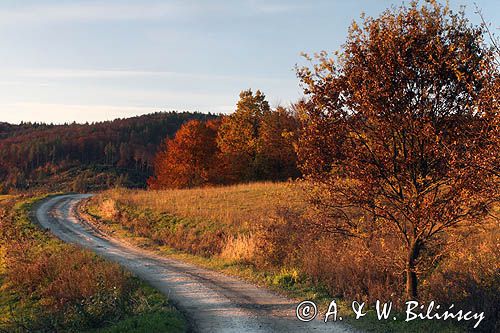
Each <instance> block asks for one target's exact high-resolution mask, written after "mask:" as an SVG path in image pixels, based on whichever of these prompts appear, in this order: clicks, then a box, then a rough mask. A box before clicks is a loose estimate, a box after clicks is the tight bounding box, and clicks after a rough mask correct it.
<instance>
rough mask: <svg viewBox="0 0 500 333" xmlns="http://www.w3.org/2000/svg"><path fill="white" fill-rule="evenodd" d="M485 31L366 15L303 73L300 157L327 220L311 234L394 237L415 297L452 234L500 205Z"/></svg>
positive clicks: (439, 9)
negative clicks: (318, 231) (333, 49)
mask: <svg viewBox="0 0 500 333" xmlns="http://www.w3.org/2000/svg"><path fill="white" fill-rule="evenodd" d="M484 33H485V31H484V29H483V28H482V27H481V26H479V27H478V26H472V25H471V24H470V23H469V22H468V20H467V19H466V18H465V16H464V14H463V13H458V14H457V13H453V12H452V11H450V10H449V8H447V7H444V6H441V5H439V4H437V3H436V2H426V3H425V4H421V3H419V2H418V1H414V2H412V3H411V4H410V5H408V6H402V7H399V8H393V9H391V10H387V11H385V12H384V13H383V14H381V16H379V17H378V18H371V17H362V24H361V25H359V26H358V25H357V24H356V23H354V24H353V25H352V26H351V28H350V31H349V35H348V38H347V41H346V43H345V44H344V46H343V50H342V51H341V52H339V53H336V55H329V54H327V53H326V52H322V53H320V54H318V55H317V56H316V60H315V62H314V63H313V65H312V66H311V67H304V68H299V69H298V76H299V78H300V79H301V82H302V84H303V86H304V90H305V94H306V96H307V99H306V101H304V102H302V103H301V110H302V114H301V120H302V122H303V128H302V130H301V137H300V141H299V145H298V147H299V159H300V163H301V169H302V171H303V172H304V173H305V174H306V178H307V179H309V180H310V182H311V184H312V185H313V187H312V188H313V189H315V190H316V191H315V192H314V193H315V195H317V197H316V198H315V201H314V202H315V203H316V204H317V205H318V207H319V208H321V211H323V212H324V215H323V219H321V220H318V222H317V223H315V226H316V227H317V228H320V229H321V230H323V231H327V232H332V233H335V234H340V235H343V236H347V237H361V238H369V237H373V235H374V234H376V233H378V232H383V233H385V234H390V235H395V236H397V238H398V240H399V242H400V244H401V249H402V250H401V253H402V255H401V258H399V260H400V261H401V263H402V268H403V269H404V270H405V277H406V294H407V297H408V298H416V297H417V286H418V284H417V282H418V279H417V278H418V277H419V275H420V274H421V273H422V271H423V269H424V268H425V267H428V266H427V265H430V264H432V262H434V261H435V260H436V259H437V258H438V257H439V253H440V251H441V250H442V249H443V248H444V247H443V244H446V242H447V240H448V237H447V236H448V235H449V234H450V232H452V231H454V230H457V229H459V228H462V230H467V229H468V230H471V228H472V227H473V226H475V225H477V224H479V223H481V221H483V218H484V216H485V215H486V214H487V213H488V212H489V211H490V210H491V208H492V205H493V204H494V203H495V202H498V199H499V188H498V185H499V178H498V173H497V174H495V172H491V170H495V169H496V170H498V156H499V155H498V154H499V153H498V146H497V147H496V148H495V144H494V142H495V140H498V138H496V137H495V136H496V135H498V132H496V133H495V125H494V124H493V123H492V122H493V120H494V119H498V112H499V108H498V96H499V89H498V88H499V85H498V82H499V81H498V78H499V73H498V67H497V66H496V65H495V63H494V55H493V52H492V49H491V48H489V47H488V46H486V45H485V44H484V43H483V37H484ZM309 60H311V61H314V60H313V59H311V58H309ZM496 126H498V125H496ZM496 142H498V141H496ZM485 154H487V160H488V165H490V166H492V167H491V168H489V169H490V170H489V171H488V170H486V169H485V168H483V167H482V161H483V157H484V156H486V155H485Z"/></svg>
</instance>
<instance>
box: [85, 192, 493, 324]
mask: <svg viewBox="0 0 500 333" xmlns="http://www.w3.org/2000/svg"><path fill="white" fill-rule="evenodd" d="M83 208H84V209H83V210H84V211H86V212H87V213H88V214H89V217H90V218H92V219H93V220H94V221H95V223H99V227H100V228H101V229H103V230H106V231H107V232H109V233H112V234H114V236H116V237H122V238H125V239H128V240H129V241H131V242H133V243H135V244H136V245H139V246H142V247H146V248H149V249H154V250H157V251H160V252H161V253H163V254H164V255H170V256H174V257H177V258H179V259H183V260H188V261H191V262H194V263H196V264H201V265H204V266H206V267H209V268H212V269H217V270H221V271H224V272H226V273H229V274H233V275H237V276H240V277H243V278H245V279H248V280H250V281H252V282H255V283H258V284H261V285H266V286H268V287H271V288H272V289H275V290H277V291H279V292H283V293H286V294H287V295H289V296H291V297H295V298H299V299H313V300H316V301H318V302H319V303H320V304H323V306H325V305H326V303H327V302H329V301H330V300H331V299H332V298H337V299H341V300H342V301H343V302H344V303H345V304H347V307H350V301H351V300H358V301H366V302H368V304H372V305H373V304H374V302H375V300H376V299H380V300H383V301H389V300H390V301H393V302H395V305H396V306H398V308H399V309H401V304H402V302H404V300H405V294H404V289H402V288H401V287H400V286H401V284H403V283H404V278H405V275H404V270H401V269H400V268H399V267H397V266H396V265H391V261H392V260H394V258H395V257H394V256H393V257H391V256H392V255H393V252H396V251H398V250H399V249H398V248H396V247H393V245H392V244H391V243H390V241H389V240H388V239H379V240H378V241H377V242H373V243H372V247H368V248H367V244H365V243H363V242H362V241H361V240H355V239H345V240H343V241H340V240H339V239H338V237H336V236H335V235H327V234H325V235H323V236H321V237H318V236H317V234H315V233H312V232H309V231H308V230H307V225H308V219H310V218H311V216H314V214H315V212H314V208H313V207H311V206H310V205H309V204H308V203H307V201H306V196H305V194H304V189H303V188H302V187H301V185H300V184H295V183H253V184H247V185H234V186H226V187H207V188H200V189H191V190H163V191H145V190H139V191H138V190H126V189H115V190H110V191H107V192H103V193H101V194H99V195H97V196H96V197H94V198H92V199H91V200H90V201H89V202H87V203H86V204H85V206H84V207H83ZM497 213H498V212H497ZM499 239H500V228H499V227H498V223H497V222H496V221H495V220H489V221H487V222H486V223H485V224H484V226H483V227H482V228H478V229H477V230H476V231H475V232H474V233H473V234H470V235H469V236H468V237H466V238H465V239H462V242H460V243H458V244H457V243H455V244H454V245H453V246H450V247H449V248H448V249H449V250H448V252H447V254H446V256H444V257H443V258H441V260H440V264H439V265H436V266H435V267H434V268H433V269H432V270H429V271H428V272H426V274H425V275H422V278H421V285H422V288H421V294H422V295H423V296H422V299H423V300H435V301H436V302H439V303H440V304H443V305H444V304H451V303H453V304H455V307H459V308H464V309H471V310H472V309H476V310H480V311H485V315H486V318H487V322H486V323H482V324H481V327H480V328H482V329H483V330H484V331H485V332H488V331H489V330H491V329H492V328H493V327H495V325H496V324H495V322H497V321H498V317H495V316H497V315H498V313H497V312H496V310H497V306H498V301H499V299H498V297H499V296H498V295H500V290H499V283H498V282H499V278H500V276H499V274H498V267H499V265H500V261H499V259H498V256H496V253H497V252H498V240H499ZM384 242H387V244H386V247H383V246H381V244H383V243H384ZM384 258H385V260H386V262H385V263H382V262H381V260H384ZM478 295H480V296H479V297H478ZM344 308H345V306H344ZM345 315H346V316H349V315H352V314H350V313H345ZM368 317H369V318H368V319H366V320H359V321H354V320H351V321H350V322H351V323H352V324H353V325H355V326H357V327H360V328H363V329H366V330H368V331H375V332H387V331H392V332H423V331H426V330H427V331H428V330H433V331H434V330H438V329H439V331H440V332H457V331H461V330H465V329H466V327H465V326H460V325H458V326H457V325H456V324H449V323H439V322H435V321H433V322H431V323H429V322H416V321H414V322H411V323H409V324H405V323H403V322H402V321H397V322H396V323H394V322H392V321H391V322H387V323H386V322H379V321H377V320H376V319H375V315H374V313H373V312H372V313H370V314H369V315H368ZM426 325H427V326H426ZM429 325H430V326H429Z"/></svg>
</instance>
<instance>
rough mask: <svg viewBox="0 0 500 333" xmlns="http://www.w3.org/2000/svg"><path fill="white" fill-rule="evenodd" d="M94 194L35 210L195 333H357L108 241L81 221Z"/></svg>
mask: <svg viewBox="0 0 500 333" xmlns="http://www.w3.org/2000/svg"><path fill="white" fill-rule="evenodd" d="M89 196H90V195H83V194H75V195H62V196H56V197H52V198H49V199H47V200H45V201H43V202H42V203H41V204H39V205H37V207H36V210H35V211H34V214H35V217H36V220H37V222H38V223H39V224H40V225H41V226H42V227H43V228H46V229H49V230H50V231H51V232H52V233H53V234H54V235H56V236H57V237H58V238H60V239H61V240H63V241H65V242H68V243H73V244H76V245H79V246H83V247H85V248H88V249H90V250H92V251H94V252H96V253H97V254H99V255H101V256H103V257H105V258H107V259H109V260H112V261H115V262H117V263H119V264H120V265H122V266H123V267H125V268H126V269H128V270H130V271H131V272H133V273H134V274H135V275H137V276H138V277H140V278H141V279H143V280H145V281H147V282H149V283H150V284H151V285H153V286H154V287H155V288H157V289H158V290H159V291H160V292H162V293H163V294H165V295H166V296H167V297H168V298H169V299H170V300H171V301H172V302H173V304H174V305H175V306H176V307H177V308H179V309H180V310H181V311H182V312H183V313H184V314H185V315H186V317H187V318H188V321H189V323H190V325H191V329H192V330H193V331H195V332H214V333H224V332H242V333H244V332H329V333H352V332H354V330H353V329H351V328H350V327H348V326H346V325H343V324H341V323H340V322H336V323H334V322H328V323H324V322H322V321H320V320H313V321H311V322H307V323H304V322H301V321H299V320H297V319H296V318H295V307H296V303H295V302H293V301H291V300H288V299H286V298H284V297H281V296H277V295H275V294H274V293H271V292H269V291H267V290H265V289H263V288H258V287H256V286H254V285H252V284H250V283H246V282H242V281H241V280H239V279H236V278H233V277H229V276H226V275H223V274H220V273H217V272H213V271H210V270H207V269H203V268H200V267H197V266H194V265H191V264H187V263H184V262H181V261H178V260H174V259H170V258H166V257H161V256H158V255H156V254H154V253H153V252H151V251H147V250H144V249H140V248H137V247H133V246H131V245H130V244H127V243H124V242H122V241H120V240H118V239H115V238H112V237H109V236H107V235H105V234H103V233H102V232H100V231H99V230H96V229H95V228H94V227H93V226H92V225H90V224H89V223H88V222H86V221H85V220H84V219H82V218H81V217H80V216H79V214H78V212H77V205H78V202H79V201H81V200H83V199H85V198H88V197H89Z"/></svg>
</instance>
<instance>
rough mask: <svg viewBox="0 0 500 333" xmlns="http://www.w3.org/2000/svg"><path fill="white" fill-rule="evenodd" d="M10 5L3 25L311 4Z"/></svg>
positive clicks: (0, 17) (0, 19)
mask: <svg viewBox="0 0 500 333" xmlns="http://www.w3.org/2000/svg"><path fill="white" fill-rule="evenodd" d="M40 3H41V1H40V2H38V3H37V4H36V5H27V6H16V7H10V8H7V7H6V6H4V8H3V9H2V8H1V7H2V5H1V4H0V25H5V24H44V23H64V22H93V21H133V20H158V19H166V18H169V19H172V20H178V19H182V18H187V17H190V16H193V15H204V16H205V15H207V14H212V15H214V16H217V15H225V16H227V15H230V16H234V17H236V16H241V15H249V14H250V15H254V14H275V13H283V12H289V11H293V10H300V9H304V8H306V7H310V4H303V3H301V2H295V1H292V2H286V1H269V0H267V1H262V0H245V1H238V2H230V1H207V2H204V1H178V0H174V1H169V2H166V1H137V2H134V3H131V2H128V3H127V2H116V1H107V2H96V1H80V2H73V3H62V4H53V3H52V4H45V5H44V4H40Z"/></svg>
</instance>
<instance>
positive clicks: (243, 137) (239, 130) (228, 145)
mask: <svg viewBox="0 0 500 333" xmlns="http://www.w3.org/2000/svg"><path fill="white" fill-rule="evenodd" d="M269 112H271V108H270V107H269V103H268V102H267V101H266V96H265V95H264V94H263V93H262V92H261V91H260V90H257V91H256V93H255V94H254V93H253V92H252V90H250V89H249V90H244V91H242V92H241V93H240V100H239V101H238V103H237V106H236V111H235V112H234V113H233V114H231V115H229V116H226V117H224V118H223V119H222V123H221V126H220V128H219V133H218V136H217V144H218V146H219V148H220V150H221V152H222V154H223V157H224V160H225V165H226V168H225V172H226V173H227V174H228V175H229V177H230V178H232V179H233V181H249V180H255V179H257V178H258V170H257V169H256V167H255V166H256V165H255V164H256V158H257V148H258V140H259V128H260V124H261V120H262V117H263V116H264V114H267V113H269Z"/></svg>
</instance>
